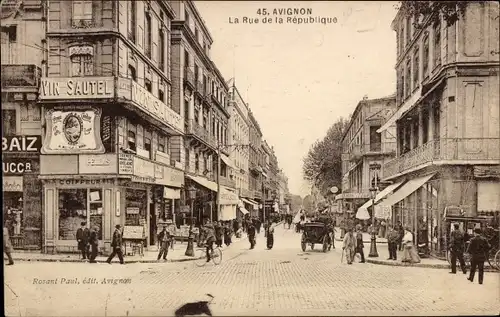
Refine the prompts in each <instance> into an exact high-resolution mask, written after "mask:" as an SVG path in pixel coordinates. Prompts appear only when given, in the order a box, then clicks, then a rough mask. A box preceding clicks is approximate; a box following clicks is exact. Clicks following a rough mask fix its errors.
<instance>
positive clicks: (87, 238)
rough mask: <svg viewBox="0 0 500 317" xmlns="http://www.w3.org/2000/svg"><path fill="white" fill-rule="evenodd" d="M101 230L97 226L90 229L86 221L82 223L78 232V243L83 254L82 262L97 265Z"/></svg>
mask: <svg viewBox="0 0 500 317" xmlns="http://www.w3.org/2000/svg"><path fill="white" fill-rule="evenodd" d="M98 235H99V228H98V227H97V226H94V227H92V228H91V229H89V228H88V227H87V223H86V222H85V221H83V222H81V223H80V228H78V230H76V241H77V245H78V250H79V251H80V252H81V254H82V260H89V262H90V263H97V261H96V260H95V258H96V257H97V253H98V247H99V236H98Z"/></svg>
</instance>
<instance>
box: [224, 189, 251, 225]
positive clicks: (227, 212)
mask: <svg viewBox="0 0 500 317" xmlns="http://www.w3.org/2000/svg"><path fill="white" fill-rule="evenodd" d="M219 195H220V211H219V215H218V217H217V218H218V219H219V220H220V221H230V220H234V219H237V215H236V207H237V206H238V205H239V204H240V199H239V197H238V195H237V194H236V193H234V192H231V191H229V190H227V189H225V188H223V187H221V189H220V193H219ZM243 208H244V207H243ZM240 211H241V212H242V213H244V212H245V211H246V210H245V211H242V210H241V209H240ZM246 213H248V211H246Z"/></svg>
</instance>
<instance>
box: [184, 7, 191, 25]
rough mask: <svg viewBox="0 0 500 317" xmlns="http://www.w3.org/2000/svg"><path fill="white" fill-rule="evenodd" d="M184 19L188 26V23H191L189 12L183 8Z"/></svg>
mask: <svg viewBox="0 0 500 317" xmlns="http://www.w3.org/2000/svg"><path fill="white" fill-rule="evenodd" d="M184 21H186V24H187V26H189V24H190V23H191V21H190V18H189V12H188V10H186V9H184Z"/></svg>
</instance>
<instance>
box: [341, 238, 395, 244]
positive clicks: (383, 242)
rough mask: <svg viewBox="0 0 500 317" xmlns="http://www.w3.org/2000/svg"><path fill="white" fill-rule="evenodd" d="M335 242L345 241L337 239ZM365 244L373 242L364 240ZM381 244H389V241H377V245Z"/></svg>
mask: <svg viewBox="0 0 500 317" xmlns="http://www.w3.org/2000/svg"><path fill="white" fill-rule="evenodd" d="M335 241H338V242H342V241H344V240H342V239H339V238H335ZM363 243H371V240H363ZM379 243H381V244H387V241H377V244H379Z"/></svg>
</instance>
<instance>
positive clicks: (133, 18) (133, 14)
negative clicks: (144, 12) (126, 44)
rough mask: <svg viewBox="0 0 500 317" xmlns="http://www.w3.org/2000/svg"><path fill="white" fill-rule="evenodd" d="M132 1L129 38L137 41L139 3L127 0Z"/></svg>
mask: <svg viewBox="0 0 500 317" xmlns="http://www.w3.org/2000/svg"><path fill="white" fill-rule="evenodd" d="M127 3H130V7H129V10H130V11H129V12H130V14H129V19H128V39H129V40H131V41H132V42H134V43H135V35H136V33H137V3H136V2H135V1H127Z"/></svg>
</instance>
